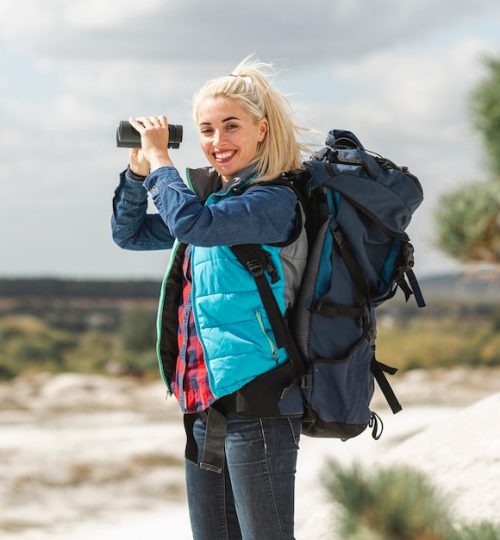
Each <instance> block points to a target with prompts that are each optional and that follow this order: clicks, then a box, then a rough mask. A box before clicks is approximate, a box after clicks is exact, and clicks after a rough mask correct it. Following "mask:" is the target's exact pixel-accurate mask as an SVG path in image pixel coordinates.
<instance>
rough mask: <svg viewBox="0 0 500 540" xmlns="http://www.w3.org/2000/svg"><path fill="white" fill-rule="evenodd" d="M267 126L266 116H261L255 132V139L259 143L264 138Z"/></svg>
mask: <svg viewBox="0 0 500 540" xmlns="http://www.w3.org/2000/svg"><path fill="white" fill-rule="evenodd" d="M267 128H268V123H267V118H263V119H262V120H261V121H260V122H259V127H258V132H257V141H258V142H260V143H261V142H262V141H263V140H264V139H265V138H266V135H267Z"/></svg>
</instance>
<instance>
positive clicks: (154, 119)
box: [148, 116, 161, 127]
mask: <svg viewBox="0 0 500 540" xmlns="http://www.w3.org/2000/svg"><path fill="white" fill-rule="evenodd" d="M148 120H149V121H150V122H151V124H152V125H153V126H154V127H160V126H161V122H160V120H159V117H158V116H148Z"/></svg>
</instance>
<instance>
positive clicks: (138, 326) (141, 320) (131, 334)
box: [120, 308, 156, 353]
mask: <svg viewBox="0 0 500 540" xmlns="http://www.w3.org/2000/svg"><path fill="white" fill-rule="evenodd" d="M120 337H121V340H122V343H123V348H124V349H125V350H126V351H131V352H135V353H140V352H144V351H148V350H151V348H154V346H155V341H156V312H155V311H151V310H146V309H140V308H134V309H130V310H129V311H126V312H125V313H124V314H123V317H122V323H121V327H120Z"/></svg>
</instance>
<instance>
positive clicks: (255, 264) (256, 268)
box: [247, 259, 264, 277]
mask: <svg viewBox="0 0 500 540" xmlns="http://www.w3.org/2000/svg"><path fill="white" fill-rule="evenodd" d="M247 268H248V270H249V272H250V273H251V274H252V276H254V277H259V276H262V275H263V274H264V267H263V266H262V263H261V262H260V261H259V259H251V260H249V261H247Z"/></svg>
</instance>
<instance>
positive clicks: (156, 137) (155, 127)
mask: <svg viewBox="0 0 500 540" xmlns="http://www.w3.org/2000/svg"><path fill="white" fill-rule="evenodd" d="M129 122H130V124H131V125H132V126H133V127H134V128H135V129H136V130H137V131H138V132H139V133H140V134H141V149H142V153H143V155H144V158H145V159H146V160H147V161H149V163H150V172H153V171H154V170H155V169H158V168H160V167H165V166H173V163H172V161H171V160H170V156H169V155H168V149H167V147H168V121H167V117H166V116H142V117H139V118H129Z"/></svg>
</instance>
